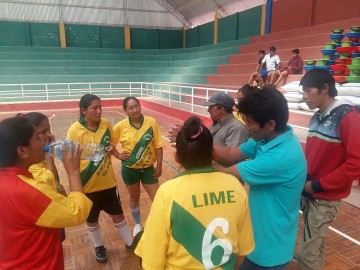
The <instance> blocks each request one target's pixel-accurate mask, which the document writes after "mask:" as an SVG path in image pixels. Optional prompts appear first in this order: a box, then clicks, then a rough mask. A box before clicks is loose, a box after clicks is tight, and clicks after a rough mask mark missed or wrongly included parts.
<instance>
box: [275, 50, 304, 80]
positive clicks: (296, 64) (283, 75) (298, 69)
mask: <svg viewBox="0 0 360 270" xmlns="http://www.w3.org/2000/svg"><path fill="white" fill-rule="evenodd" d="M299 53H300V51H299V49H293V50H292V58H291V59H290V60H289V63H288V64H287V66H286V67H284V68H283V69H282V70H281V71H279V70H278V71H277V73H278V75H279V78H278V79H277V80H276V82H275V86H277V85H278V84H279V82H281V80H283V79H284V82H283V85H284V84H285V82H286V79H287V77H288V76H289V75H290V74H302V72H303V66H304V61H303V60H302V58H301V57H300V56H299Z"/></svg>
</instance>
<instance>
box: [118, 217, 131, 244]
mask: <svg viewBox="0 0 360 270" xmlns="http://www.w3.org/2000/svg"><path fill="white" fill-rule="evenodd" d="M114 225H115V228H116V230H117V231H118V233H119V234H120V236H121V238H122V239H123V240H124V242H125V244H127V245H128V246H130V245H131V244H132V242H133V237H132V235H131V232H130V229H129V225H128V223H127V221H126V219H124V220H123V221H122V222H120V223H114Z"/></svg>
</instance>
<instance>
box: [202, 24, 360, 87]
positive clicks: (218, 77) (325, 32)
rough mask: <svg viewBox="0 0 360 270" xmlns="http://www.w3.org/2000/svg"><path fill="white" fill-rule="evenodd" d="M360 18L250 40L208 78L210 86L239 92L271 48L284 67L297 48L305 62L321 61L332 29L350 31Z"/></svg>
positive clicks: (296, 78) (297, 78) (292, 77)
mask: <svg viewBox="0 0 360 270" xmlns="http://www.w3.org/2000/svg"><path fill="white" fill-rule="evenodd" d="M358 23H359V18H354V19H349V20H343V21H338V22H331V23H327V24H322V25H316V26H310V27H304V28H298V29H293V30H288V31H282V32H277V33H273V34H268V35H263V36H257V37H252V38H250V44H248V45H244V46H241V47H240V50H239V53H238V54H237V55H232V56H230V57H229V62H228V63H226V64H221V65H220V66H219V69H218V73H217V74H212V75H209V76H208V79H207V85H208V86H213V87H223V88H230V89H236V88H240V87H241V86H242V85H244V84H246V83H247V82H248V80H249V77H250V74H251V73H252V72H254V71H255V68H256V65H257V62H258V51H259V50H265V51H266V52H267V53H268V50H269V48H270V46H275V47H276V48H277V51H276V52H277V54H278V55H279V56H280V59H281V61H282V64H283V65H284V63H286V62H287V61H288V60H289V59H290V58H291V51H292V50H293V49H294V48H298V49H299V50H300V56H301V57H302V58H303V59H304V60H307V59H322V58H323V55H322V53H321V49H323V48H324V46H325V43H329V42H331V39H330V37H329V35H330V34H331V30H332V29H333V28H343V29H345V32H346V30H348V29H349V28H350V26H353V25H358ZM301 76H302V75H291V76H289V78H288V79H287V82H291V81H297V80H299V79H300V78H301Z"/></svg>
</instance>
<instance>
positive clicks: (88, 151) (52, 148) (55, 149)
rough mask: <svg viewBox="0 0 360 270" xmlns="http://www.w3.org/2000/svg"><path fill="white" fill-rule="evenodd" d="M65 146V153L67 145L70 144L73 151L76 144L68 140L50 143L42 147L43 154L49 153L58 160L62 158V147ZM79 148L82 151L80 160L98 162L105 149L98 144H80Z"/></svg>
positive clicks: (67, 148) (67, 149)
mask: <svg viewBox="0 0 360 270" xmlns="http://www.w3.org/2000/svg"><path fill="white" fill-rule="evenodd" d="M64 144H65V149H66V151H69V145H70V144H72V146H73V149H75V147H76V142H74V141H68V140H58V141H55V142H52V143H51V144H48V145H45V146H44V152H47V153H49V154H50V155H51V156H53V157H56V158H58V159H60V160H62V158H63V154H62V146H63V145H64ZM80 146H81V148H82V149H83V151H82V153H81V157H80V158H81V159H88V160H91V161H95V162H96V161H100V160H101V159H102V158H103V157H104V154H105V151H104V150H105V147H104V146H103V145H101V144H98V143H87V144H82V143H80Z"/></svg>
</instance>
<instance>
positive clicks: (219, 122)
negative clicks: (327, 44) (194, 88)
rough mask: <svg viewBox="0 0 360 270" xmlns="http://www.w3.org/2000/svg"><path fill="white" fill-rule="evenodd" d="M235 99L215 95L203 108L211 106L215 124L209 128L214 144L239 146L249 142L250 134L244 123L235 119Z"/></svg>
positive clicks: (222, 93) (211, 114)
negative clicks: (233, 108)
mask: <svg viewBox="0 0 360 270" xmlns="http://www.w3.org/2000/svg"><path fill="white" fill-rule="evenodd" d="M234 104H235V101H234V99H233V98H232V97H231V96H230V95H228V94H226V93H224V92H219V93H215V94H213V95H212V96H211V97H210V98H209V100H208V101H206V102H204V103H203V104H202V105H203V106H209V108H208V112H209V114H210V117H211V119H212V120H213V124H212V125H211V126H210V127H209V130H210V132H211V135H212V137H213V139H214V144H220V145H223V146H239V145H240V144H242V143H243V142H245V141H247V140H248V138H249V134H248V132H247V131H246V129H245V126H244V124H243V123H241V122H240V121H239V120H238V119H236V118H235V117H234V114H233V110H232V107H233V106H234Z"/></svg>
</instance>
